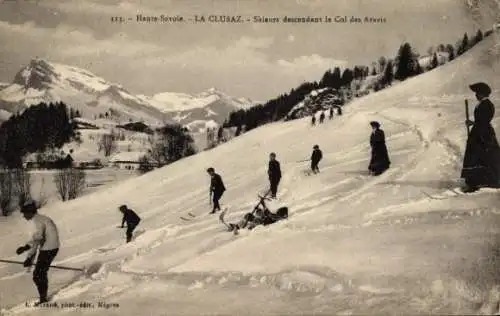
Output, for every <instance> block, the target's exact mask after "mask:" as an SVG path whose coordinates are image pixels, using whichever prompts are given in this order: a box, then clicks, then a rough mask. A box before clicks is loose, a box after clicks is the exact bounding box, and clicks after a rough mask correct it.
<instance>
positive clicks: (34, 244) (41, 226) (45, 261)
mask: <svg viewBox="0 0 500 316" xmlns="http://www.w3.org/2000/svg"><path fill="white" fill-rule="evenodd" d="M21 213H22V214H23V216H24V218H25V219H26V220H28V221H33V223H34V224H35V232H34V234H33V237H32V238H31V240H30V241H29V242H28V243H27V244H26V245H24V246H22V247H19V248H17V250H16V253H17V254H18V255H20V254H22V253H23V252H25V251H28V255H27V258H26V260H25V261H24V266H25V267H29V266H31V265H33V259H34V258H35V255H36V252H37V249H38V250H39V252H38V258H37V262H36V265H35V270H34V271H33V281H34V282H35V285H36V287H37V290H38V294H39V296H40V301H39V302H38V303H37V305H39V304H41V303H45V302H47V301H48V299H47V292H48V288H49V285H48V284H49V280H48V277H47V273H48V271H49V267H50V264H51V263H52V261H53V260H54V258H55V257H56V255H57V252H58V251H59V246H60V244H59V233H58V230H57V226H56V225H55V224H54V222H53V221H52V219H50V218H49V217H47V216H45V215H41V214H38V212H37V206H36V204H35V202H34V201H32V200H28V201H27V202H26V203H24V205H23V206H22V207H21Z"/></svg>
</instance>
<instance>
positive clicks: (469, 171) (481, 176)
mask: <svg viewBox="0 0 500 316" xmlns="http://www.w3.org/2000/svg"><path fill="white" fill-rule="evenodd" d="M469 87H470V89H471V90H472V91H474V92H475V93H476V98H477V100H478V101H479V104H478V105H477V106H476V108H475V109H474V121H470V120H469V121H466V122H465V124H467V126H472V129H471V131H470V133H469V135H468V138H467V146H466V148H465V155H464V162H463V169H462V174H461V177H462V178H464V179H465V184H466V187H465V188H464V189H463V191H464V192H466V193H468V192H474V191H477V190H478V189H479V188H480V187H499V183H500V165H499V164H500V149H499V145H498V141H497V137H496V134H495V130H494V129H493V127H492V126H491V120H492V119H493V116H494V115H495V106H494V105H493V103H491V101H490V100H489V99H488V97H489V95H490V94H491V89H490V87H489V86H488V85H487V84H486V83H483V82H479V83H475V84H473V85H470V86H469Z"/></svg>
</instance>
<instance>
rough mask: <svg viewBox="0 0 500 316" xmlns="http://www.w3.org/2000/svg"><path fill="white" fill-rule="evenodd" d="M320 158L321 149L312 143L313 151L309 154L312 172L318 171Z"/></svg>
mask: <svg viewBox="0 0 500 316" xmlns="http://www.w3.org/2000/svg"><path fill="white" fill-rule="evenodd" d="M322 158H323V152H322V151H321V149H319V146H318V145H314V147H313V152H312V154H311V170H312V172H313V173H318V172H319V168H318V164H319V162H320V161H321V159H322Z"/></svg>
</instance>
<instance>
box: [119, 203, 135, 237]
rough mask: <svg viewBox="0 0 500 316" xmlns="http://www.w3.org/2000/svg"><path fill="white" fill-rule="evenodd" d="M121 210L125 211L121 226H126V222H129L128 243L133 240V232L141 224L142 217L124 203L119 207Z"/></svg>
mask: <svg viewBox="0 0 500 316" xmlns="http://www.w3.org/2000/svg"><path fill="white" fill-rule="evenodd" d="M118 209H119V210H120V212H122V213H123V219H122V225H121V226H120V228H123V227H124V224H125V223H127V233H126V236H127V243H129V242H130V241H131V240H132V234H133V232H134V229H135V228H136V227H137V225H139V222H140V221H141V218H140V217H139V215H137V214H136V213H135V212H134V211H133V210H131V209H129V208H128V207H127V205H122V206H120V207H119V208H118Z"/></svg>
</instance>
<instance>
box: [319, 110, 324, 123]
mask: <svg viewBox="0 0 500 316" xmlns="http://www.w3.org/2000/svg"><path fill="white" fill-rule="evenodd" d="M324 121H325V112H323V111H322V112H321V115H320V116H319V123H320V124H323V122H324Z"/></svg>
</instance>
